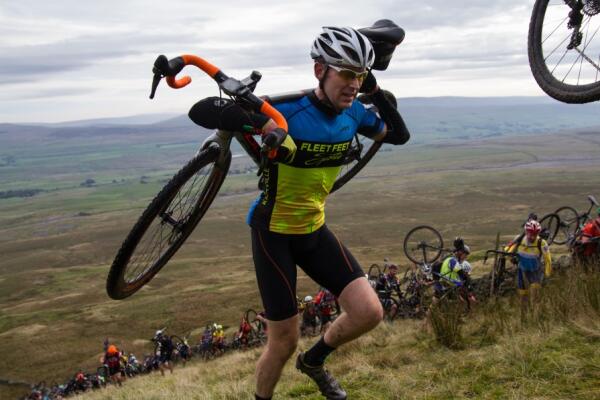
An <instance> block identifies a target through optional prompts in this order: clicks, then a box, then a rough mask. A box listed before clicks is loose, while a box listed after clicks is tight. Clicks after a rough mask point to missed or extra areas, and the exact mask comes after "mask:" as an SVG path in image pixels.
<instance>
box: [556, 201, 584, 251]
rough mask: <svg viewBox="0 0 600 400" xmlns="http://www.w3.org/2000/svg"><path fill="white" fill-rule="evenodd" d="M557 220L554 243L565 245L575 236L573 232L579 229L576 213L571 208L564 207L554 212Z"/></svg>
mask: <svg viewBox="0 0 600 400" xmlns="http://www.w3.org/2000/svg"><path fill="white" fill-rule="evenodd" d="M554 213H555V214H556V215H558V218H559V221H560V222H559V227H558V232H557V233H556V236H555V237H554V243H556V244H565V243H567V241H568V240H569V239H570V238H571V237H572V236H573V235H574V234H575V230H576V229H577V228H578V227H579V217H578V216H577V211H576V210H575V209H574V208H573V207H569V206H564V207H560V208H559V209H557V210H556V211H554Z"/></svg>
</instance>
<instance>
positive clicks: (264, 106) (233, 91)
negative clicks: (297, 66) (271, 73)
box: [150, 54, 288, 159]
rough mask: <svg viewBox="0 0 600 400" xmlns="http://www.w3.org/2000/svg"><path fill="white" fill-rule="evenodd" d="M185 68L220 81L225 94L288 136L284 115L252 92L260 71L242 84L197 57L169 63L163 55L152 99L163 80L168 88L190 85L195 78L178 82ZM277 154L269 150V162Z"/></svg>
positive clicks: (155, 66) (189, 56)
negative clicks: (257, 113)
mask: <svg viewBox="0 0 600 400" xmlns="http://www.w3.org/2000/svg"><path fill="white" fill-rule="evenodd" d="M186 65H194V66H196V67H198V68H200V69H201V70H202V71H204V72H206V73H207V74H208V75H209V76H210V77H211V78H213V79H214V80H215V82H217V84H218V85H219V88H221V90H223V92H225V94H227V95H228V96H231V97H232V98H233V100H234V101H235V102H238V103H242V104H244V105H247V106H250V108H251V109H252V110H253V111H255V112H260V113H263V114H265V115H266V116H268V117H270V118H271V119H272V120H273V121H275V123H276V124H277V126H278V127H279V128H281V129H283V130H284V131H285V132H286V133H287V130H288V125H287V121H286V120H285V118H284V117H283V115H281V114H280V113H279V111H277V110H276V109H275V108H273V107H272V106H271V105H270V104H269V103H267V102H266V101H264V100H262V99H260V98H259V97H257V96H256V95H255V94H254V93H252V91H253V90H254V88H255V87H256V84H257V83H258V81H259V80H260V78H261V77H262V76H261V74H260V72H258V71H253V72H252V74H251V75H250V76H249V77H248V78H246V79H243V80H241V81H239V80H237V79H234V78H230V77H228V76H227V75H225V74H224V73H223V71H221V70H220V69H219V68H217V67H216V66H214V65H213V64H211V63H209V62H208V61H206V60H204V59H203V58H200V57H198V56H195V55H189V54H185V55H182V56H180V57H175V58H173V59H172V60H168V59H167V57H166V56H164V55H162V54H161V55H160V56H158V58H157V59H156V61H155V62H154V68H153V69H152V72H153V73H154V78H153V80H152V91H151V93H150V98H151V99H153V98H154V95H155V93H156V88H157V87H158V84H159V83H160V80H161V79H162V78H164V77H166V78H167V83H168V85H169V86H171V87H172V88H174V89H181V88H182V87H184V86H187V85H188V84H189V83H190V82H191V81H192V78H190V77H189V76H187V75H186V76H183V77H182V78H180V79H176V75H177V74H178V73H179V72H181V70H182V69H183V68H184V67H185V66H186ZM263 134H264V133H263ZM264 150H269V149H265V148H264V145H263V151H264ZM276 155H277V149H270V150H269V153H268V158H269V159H273V158H275V156H276Z"/></svg>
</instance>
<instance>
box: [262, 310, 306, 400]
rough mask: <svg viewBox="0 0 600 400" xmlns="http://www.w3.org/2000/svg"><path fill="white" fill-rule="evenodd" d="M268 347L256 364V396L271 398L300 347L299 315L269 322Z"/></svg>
mask: <svg viewBox="0 0 600 400" xmlns="http://www.w3.org/2000/svg"><path fill="white" fill-rule="evenodd" d="M267 324H268V331H269V334H268V335H267V345H266V346H265V350H264V352H263V353H262V355H261V356H260V358H259V359H258V363H257V364H256V394H257V395H259V396H260V397H266V398H268V397H271V396H273V391H274V390H275V385H276V384H277V381H279V377H280V376H281V371H282V370H283V367H284V365H285V363H286V362H287V360H289V358H290V357H291V356H292V354H294V351H295V350H296V346H297V345H298V315H294V316H292V317H290V318H288V319H285V320H283V321H268V322H267Z"/></svg>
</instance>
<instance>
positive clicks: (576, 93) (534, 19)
mask: <svg viewBox="0 0 600 400" xmlns="http://www.w3.org/2000/svg"><path fill="white" fill-rule="evenodd" d="M599 13H600V0H536V2H535V4H534V6H533V11H532V14H531V20H530V24H529V37H528V53H529V65H530V67H531V71H532V73H533V76H534V77H535V80H536V81H537V83H538V84H539V86H540V88H542V89H543V90H544V92H546V93H547V94H548V95H549V96H551V97H553V98H555V99H556V100H559V101H562V102H565V103H588V102H592V101H598V100H600V34H599V31H600V16H598V14H599Z"/></svg>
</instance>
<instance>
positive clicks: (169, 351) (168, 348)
mask: <svg viewBox="0 0 600 400" xmlns="http://www.w3.org/2000/svg"><path fill="white" fill-rule="evenodd" d="M152 340H153V341H155V342H157V343H158V349H159V351H160V358H159V368H160V374H161V375H162V376H164V375H165V368H168V369H169V371H171V373H173V361H172V358H173V350H174V349H175V345H174V344H173V341H172V340H171V337H170V336H169V335H165V334H164V332H163V331H162V330H158V331H156V333H155V334H154V339H152Z"/></svg>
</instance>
